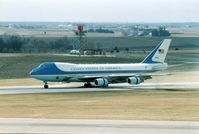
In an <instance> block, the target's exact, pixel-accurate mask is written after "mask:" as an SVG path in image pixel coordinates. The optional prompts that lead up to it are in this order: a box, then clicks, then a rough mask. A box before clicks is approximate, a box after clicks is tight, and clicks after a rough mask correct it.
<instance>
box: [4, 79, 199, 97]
mask: <svg viewBox="0 0 199 134" xmlns="http://www.w3.org/2000/svg"><path fill="white" fill-rule="evenodd" d="M136 89H184V90H186V89H199V82H189V83H143V84H140V85H129V84H126V83H123V84H110V86H109V87H108V88H97V87H92V88H84V87H81V86H80V84H77V85H74V84H73V85H72V86H71V85H69V86H67V84H64V85H62V84H60V85H53V86H50V88H49V89H44V88H43V87H42V85H41V86H7V87H0V94H28V93H57V92H87V91H118V90H136Z"/></svg>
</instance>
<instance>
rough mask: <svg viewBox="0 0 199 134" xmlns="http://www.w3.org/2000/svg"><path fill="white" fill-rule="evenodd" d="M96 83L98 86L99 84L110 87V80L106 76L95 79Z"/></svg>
mask: <svg viewBox="0 0 199 134" xmlns="http://www.w3.org/2000/svg"><path fill="white" fill-rule="evenodd" d="M94 83H95V85H96V86H99V87H108V80H107V79H105V78H98V79H95V81H94Z"/></svg>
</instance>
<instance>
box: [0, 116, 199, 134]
mask: <svg viewBox="0 0 199 134" xmlns="http://www.w3.org/2000/svg"><path fill="white" fill-rule="evenodd" d="M0 133H56V134H57V133H65V134H198V133H199V122H185V121H183V122H180V121H133V120H82V119H31V118H0Z"/></svg>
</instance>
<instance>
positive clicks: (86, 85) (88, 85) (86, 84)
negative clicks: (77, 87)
mask: <svg viewBox="0 0 199 134" xmlns="http://www.w3.org/2000/svg"><path fill="white" fill-rule="evenodd" d="M84 87H92V85H91V83H90V82H87V83H85V84H84Z"/></svg>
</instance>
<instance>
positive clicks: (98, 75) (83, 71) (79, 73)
mask: <svg viewBox="0 0 199 134" xmlns="http://www.w3.org/2000/svg"><path fill="white" fill-rule="evenodd" d="M170 42H171V40H170V39H165V40H163V41H162V42H161V43H159V44H158V45H157V47H156V48H155V49H154V50H153V51H152V52H151V53H150V54H149V55H148V56H147V57H146V58H145V59H144V60H143V61H142V62H141V63H135V64H133V63H132V64H72V63H62V62H46V63H42V64H41V65H39V66H38V67H36V68H34V69H33V70H32V71H31V72H30V75H31V76H32V77H33V78H36V79H38V80H42V81H44V82H45V86H44V87H45V88H48V86H47V82H49V81H50V82H86V83H87V84H86V86H90V82H94V83H95V85H97V86H102V87H103V86H108V84H109V83H119V82H125V81H127V82H128V83H129V84H139V83H141V82H143V81H144V80H146V79H150V78H151V76H152V75H149V74H148V73H151V72H156V71H160V70H163V69H166V68H167V63H164V61H165V57H166V54H167V51H168V48H169V45H170Z"/></svg>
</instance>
